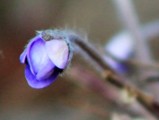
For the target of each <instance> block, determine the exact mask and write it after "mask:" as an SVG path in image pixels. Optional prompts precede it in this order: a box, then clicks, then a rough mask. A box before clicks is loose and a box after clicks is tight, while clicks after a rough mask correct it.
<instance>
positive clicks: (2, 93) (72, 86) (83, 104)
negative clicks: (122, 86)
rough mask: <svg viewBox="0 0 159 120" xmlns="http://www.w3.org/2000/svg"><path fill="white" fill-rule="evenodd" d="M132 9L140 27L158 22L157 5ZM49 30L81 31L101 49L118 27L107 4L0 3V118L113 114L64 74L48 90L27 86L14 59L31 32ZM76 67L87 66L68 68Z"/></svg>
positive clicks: (75, 0)
mask: <svg viewBox="0 0 159 120" xmlns="http://www.w3.org/2000/svg"><path fill="white" fill-rule="evenodd" d="M134 5H135V9H136V11H137V13H138V16H139V19H140V23H141V24H147V23H149V22H153V21H156V20H158V19H159V1H158V0H134ZM48 28H71V29H74V30H77V31H78V30H79V31H82V32H83V33H84V34H86V35H87V36H88V38H89V39H90V40H89V41H90V42H94V45H95V46H97V47H98V49H99V50H100V49H103V47H104V45H105V44H106V42H107V40H109V39H110V38H111V37H112V36H114V35H115V34H116V33H118V32H119V31H120V30H122V25H121V23H120V21H119V19H118V16H117V13H116V9H115V5H114V3H113V1H112V0H12V1H8V0H1V1H0V119H2V120H44V119H46V120H100V119H101V120H102V119H108V118H110V116H111V115H112V114H115V113H118V112H119V111H120V110H117V109H112V111H110V108H111V107H110V106H109V102H107V100H106V99H105V97H103V96H102V95H101V94H99V93H98V92H95V91H94V90H92V89H90V88H89V87H88V86H87V85H84V84H80V83H79V82H77V83H76V79H75V78H71V77H70V76H68V75H67V74H65V73H64V75H62V76H61V77H59V78H58V79H57V80H56V81H55V82H54V84H52V85H50V86H49V87H47V88H44V89H40V90H35V89H32V88H30V87H29V86H28V84H27V83H26V80H25V77H24V65H22V64H20V62H19V55H20V54H21V52H22V51H23V49H24V46H25V45H26V43H27V42H28V40H29V39H30V38H32V37H33V36H35V31H36V30H43V29H48ZM155 46H156V47H152V50H154V49H153V48H155V50H157V44H155ZM156 55H157V54H156ZM76 57H77V56H76ZM156 59H157V57H156ZM80 64H84V65H85V64H86V63H85V62H84V61H83V62H82V61H80V60H78V59H76V58H75V60H74V62H73V63H72V64H71V65H70V68H69V69H71V67H72V66H76V65H80ZM89 67H90V66H88V68H89ZM101 92H102V91H101ZM122 114H124V112H123V113H122ZM114 120H116V119H114ZM121 120H122V119H121Z"/></svg>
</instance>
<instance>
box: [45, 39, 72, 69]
mask: <svg viewBox="0 0 159 120" xmlns="http://www.w3.org/2000/svg"><path fill="white" fill-rule="evenodd" d="M45 48H46V51H47V54H48V56H49V58H50V59H51V61H52V62H53V63H54V64H55V66H57V67H58V68H60V69H64V68H65V67H66V66H67V65H68V59H69V58H68V57H69V48H68V45H67V43H66V42H65V41H64V40H52V41H47V42H46V44H45Z"/></svg>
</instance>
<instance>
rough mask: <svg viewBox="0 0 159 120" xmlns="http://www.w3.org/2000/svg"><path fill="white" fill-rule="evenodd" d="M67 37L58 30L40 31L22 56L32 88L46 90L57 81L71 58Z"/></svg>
mask: <svg viewBox="0 0 159 120" xmlns="http://www.w3.org/2000/svg"><path fill="white" fill-rule="evenodd" d="M67 39H68V38H67V36H65V35H64V34H63V33H60V32H59V31H58V30H45V31H40V32H38V34H37V35H36V36H35V37H34V38H33V39H31V40H30V42H29V43H28V44H27V46H26V48H25V50H24V51H23V53H22V54H21V55H20V62H21V63H23V64H25V65H26V67H25V77H26V80H27V82H28V84H29V85H30V86H31V87H32V88H37V89H38V88H44V87H47V86H48V85H50V84H51V83H52V82H54V81H55V79H56V78H57V76H58V75H59V74H60V73H61V72H62V71H63V70H64V69H66V67H67V66H68V64H69V61H70V58H71V50H70V46H69V44H68V42H67Z"/></svg>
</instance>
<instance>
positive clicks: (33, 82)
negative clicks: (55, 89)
mask: <svg viewBox="0 0 159 120" xmlns="http://www.w3.org/2000/svg"><path fill="white" fill-rule="evenodd" d="M60 71H61V70H60V69H58V68H56V69H55V71H54V72H53V73H52V75H51V76H50V77H49V78H47V79H44V80H37V79H36V76H34V75H33V74H32V72H31V71H30V68H29V66H28V65H26V68H25V77H26V80H27V82H28V84H29V86H30V87H32V88H36V89H40V88H44V87H47V86H49V85H50V84H51V83H52V82H54V81H55V79H56V78H57V76H58V74H59V73H60Z"/></svg>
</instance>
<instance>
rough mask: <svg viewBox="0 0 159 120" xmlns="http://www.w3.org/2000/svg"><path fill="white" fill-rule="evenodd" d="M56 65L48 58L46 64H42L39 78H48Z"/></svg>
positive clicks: (38, 74) (37, 76)
mask: <svg viewBox="0 0 159 120" xmlns="http://www.w3.org/2000/svg"><path fill="white" fill-rule="evenodd" d="M54 68H55V65H54V64H53V63H52V62H51V61H50V60H48V62H46V63H45V65H43V66H41V68H40V70H39V72H38V73H37V75H36V78H37V79H38V80H43V79H46V78H48V77H49V76H50V75H51V74H52V73H53V72H54Z"/></svg>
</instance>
